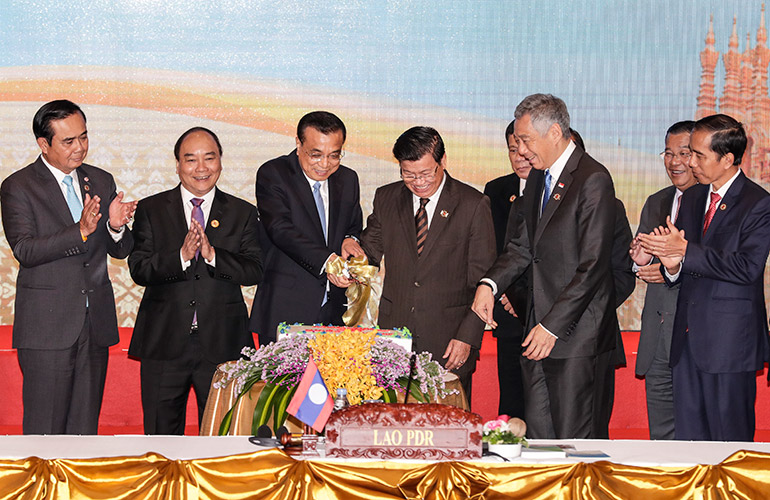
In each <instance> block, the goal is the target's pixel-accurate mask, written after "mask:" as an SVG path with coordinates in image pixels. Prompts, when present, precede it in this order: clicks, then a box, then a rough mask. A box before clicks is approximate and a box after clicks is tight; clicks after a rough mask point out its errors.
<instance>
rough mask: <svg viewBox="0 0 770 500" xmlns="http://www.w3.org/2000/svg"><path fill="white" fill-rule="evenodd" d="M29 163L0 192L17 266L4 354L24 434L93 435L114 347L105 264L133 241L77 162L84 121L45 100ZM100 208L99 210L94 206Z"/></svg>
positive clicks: (71, 107) (126, 211)
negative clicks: (15, 367) (16, 369)
mask: <svg viewBox="0 0 770 500" xmlns="http://www.w3.org/2000/svg"><path fill="white" fill-rule="evenodd" d="M32 128H33V131H34V133H35V138H36V139H37V143H38V145H39V146H40V149H41V155H40V156H39V157H38V159H37V160H36V161H35V162H34V163H32V164H31V165H28V166H27V167H25V168H23V169H21V170H19V171H17V172H15V173H14V174H12V175H10V176H9V177H8V178H7V179H5V181H3V184H2V187H0V200H1V201H2V212H3V228H4V230H5V237H6V238H7V239H8V243H9V244H10V246H11V249H12V250H13V254H14V256H15V257H16V259H17V260H18V261H19V276H18V279H17V282H16V306H15V318H14V323H13V347H15V348H16V349H17V354H18V358H19V366H20V367H21V371H22V374H23V376H24V381H23V386H22V398H23V401H24V419H23V429H24V433H25V434H96V432H97V429H98V424H99V411H100V409H101V404H102V395H103V393H104V379H105V376H106V373H107V357H108V347H109V346H111V345H113V344H116V343H117V342H118V325H117V317H116V314H115V298H114V296H113V292H112V285H111V283H110V278H109V275H108V273H107V255H108V254H109V255H110V256H112V257H115V258H118V259H122V258H125V257H126V256H127V255H128V253H129V252H130V251H131V247H132V246H133V243H134V240H133V237H132V234H131V231H129V230H128V229H127V228H126V226H125V224H126V223H127V222H128V221H129V220H130V219H131V217H132V216H133V213H134V209H135V208H136V202H123V201H122V200H123V192H120V193H117V194H116V192H115V191H116V189H115V181H114V180H113V178H112V175H110V174H109V173H107V172H105V171H104V170H102V169H99V168H96V167H94V166H91V165H87V164H85V163H83V162H84V161H85V158H86V154H87V153H88V132H87V130H86V116H85V114H84V113H83V111H82V110H81V109H80V108H79V107H78V106H77V105H76V104H75V103H72V102H70V101H65V100H59V101H52V102H49V103H47V104H45V105H43V106H42V107H41V108H40V109H39V110H38V112H37V113H36V114H35V118H34V120H33V125H32ZM103 200H104V202H105V203H102V201H103Z"/></svg>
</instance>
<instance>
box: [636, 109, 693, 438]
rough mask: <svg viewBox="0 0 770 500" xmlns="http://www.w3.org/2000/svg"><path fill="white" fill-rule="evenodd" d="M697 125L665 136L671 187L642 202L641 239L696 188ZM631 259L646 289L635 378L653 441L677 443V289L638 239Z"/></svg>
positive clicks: (675, 214) (686, 125)
mask: <svg viewBox="0 0 770 500" xmlns="http://www.w3.org/2000/svg"><path fill="white" fill-rule="evenodd" d="M693 125H695V122H693V121H689V120H687V121H681V122H677V123H675V124H673V125H671V127H670V128H669V129H668V131H667V132H666V150H665V151H664V152H663V153H661V157H663V165H664V166H665V167H666V174H667V175H668V178H669V179H670V180H671V184H672V185H671V186H668V187H665V188H663V189H661V190H660V191H658V192H657V193H655V194H652V195H650V197H649V198H647V201H645V202H644V208H642V215H641V218H640V219H639V229H638V230H637V235H638V234H640V233H643V234H647V233H650V232H652V230H653V229H655V228H656V227H658V226H665V224H666V217H667V216H669V217H671V220H672V221H673V222H676V220H677V218H678V215H679V204H680V203H681V201H682V194H683V193H684V192H685V191H686V190H687V189H688V188H690V187H692V186H694V185H695V184H696V181H695V177H694V176H693V173H692V169H691V168H690V167H689V163H690V156H691V153H690V132H691V131H692V127H693ZM630 253H631V258H632V259H633V260H634V264H635V265H634V270H635V271H636V275H637V276H638V277H639V279H642V280H644V281H645V282H646V283H647V293H646V294H645V296H644V309H643V310H642V330H641V335H640V337H639V349H638V351H637V356H636V374H637V375H638V376H640V377H644V386H645V389H646V392H647V419H648V421H649V427H650V439H674V389H673V382H672V379H671V367H669V365H668V364H669V354H670V351H671V336H672V333H673V330H674V313H675V312H676V299H677V296H678V295H679V285H676V286H674V287H672V288H669V287H668V286H666V284H665V282H664V280H663V273H662V272H661V269H660V260H659V259H658V258H654V259H653V257H652V256H651V255H649V254H647V253H646V252H645V251H644V250H643V249H642V247H641V245H640V244H639V239H638V238H636V239H634V241H633V242H632V244H631V252H630Z"/></svg>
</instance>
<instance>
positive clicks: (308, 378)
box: [286, 356, 334, 432]
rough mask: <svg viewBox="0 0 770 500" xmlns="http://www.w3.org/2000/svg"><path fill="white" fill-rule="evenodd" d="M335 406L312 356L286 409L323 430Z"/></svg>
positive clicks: (315, 427)
mask: <svg viewBox="0 0 770 500" xmlns="http://www.w3.org/2000/svg"><path fill="white" fill-rule="evenodd" d="M333 407H334V401H333V400H332V397H331V395H330V394H329V390H328V389H327V388H326V384H324V379H323V378H321V373H320V372H319V371H318V366H316V364H315V361H313V356H310V360H309V361H308V362H307V368H305V373H304V374H303V375H302V380H300V381H299V385H298V386H297V392H296V393H294V397H293V398H291V402H290V403H289V407H288V408H286V411H288V412H289V414H291V415H294V416H295V417H297V418H298V419H300V420H301V421H302V422H304V423H305V424H307V425H309V426H310V427H312V428H313V429H315V430H316V432H321V431H322V430H323V428H324V426H325V425H326V421H327V420H329V415H331V413H332V408H333Z"/></svg>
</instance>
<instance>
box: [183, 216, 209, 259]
mask: <svg viewBox="0 0 770 500" xmlns="http://www.w3.org/2000/svg"><path fill="white" fill-rule="evenodd" d="M198 250H200V252H201V255H202V256H203V258H204V259H206V260H207V261H211V260H212V259H213V258H214V255H215V254H216V252H215V251H214V247H213V246H211V243H209V239H208V237H207V236H206V231H204V230H203V227H202V226H201V225H200V223H199V222H198V221H196V220H195V219H192V220H191V221H190V229H189V230H188V231H187V235H186V236H185V237H184V242H183V243H182V249H181V254H182V259H184V261H185V262H187V261H189V260H192V259H193V257H195V252H196V251H198Z"/></svg>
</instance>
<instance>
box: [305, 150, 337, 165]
mask: <svg viewBox="0 0 770 500" xmlns="http://www.w3.org/2000/svg"><path fill="white" fill-rule="evenodd" d="M302 151H303V152H304V153H305V154H306V155H307V157H308V159H309V160H310V163H312V164H313V165H318V164H319V163H321V162H322V161H323V159H324V158H326V161H327V162H329V165H339V164H340V161H342V158H344V157H345V152H344V151H340V152H339V153H329V154H328V155H324V154H323V153H319V152H318V151H313V152H312V153H308V152H307V151H305V150H304V149H303V150H302Z"/></svg>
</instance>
